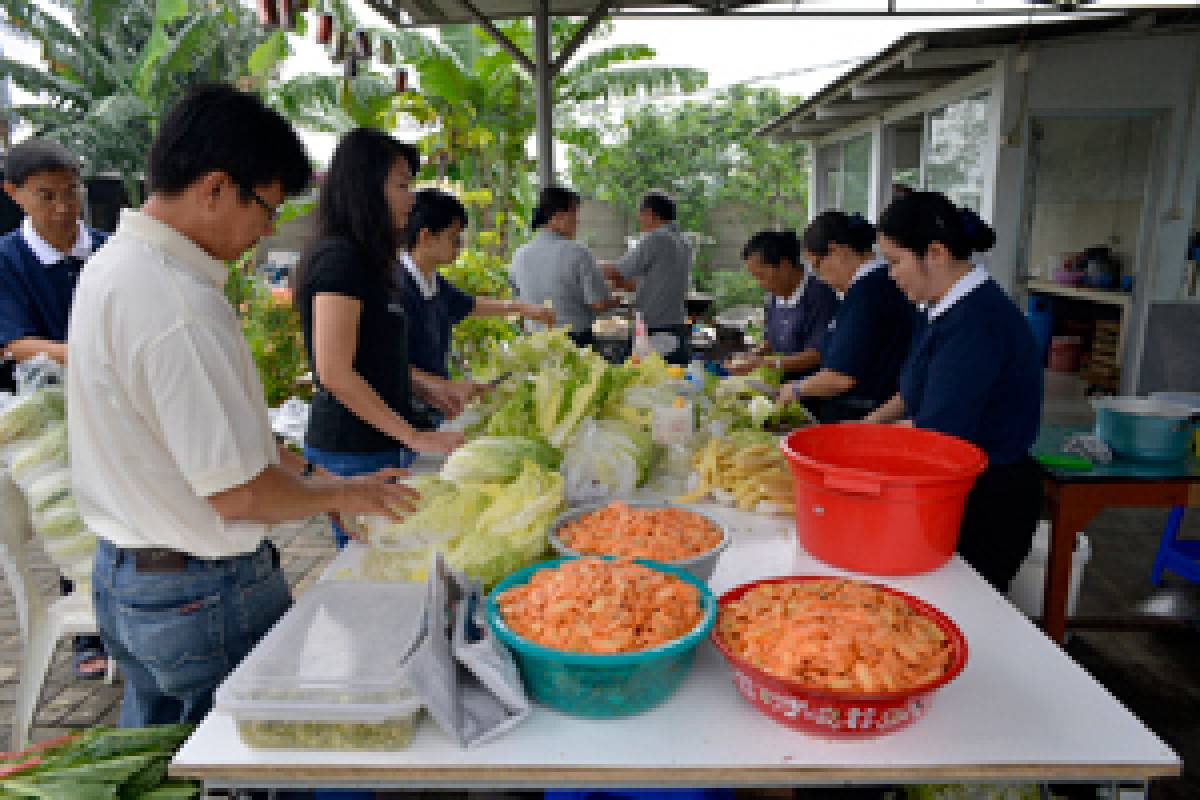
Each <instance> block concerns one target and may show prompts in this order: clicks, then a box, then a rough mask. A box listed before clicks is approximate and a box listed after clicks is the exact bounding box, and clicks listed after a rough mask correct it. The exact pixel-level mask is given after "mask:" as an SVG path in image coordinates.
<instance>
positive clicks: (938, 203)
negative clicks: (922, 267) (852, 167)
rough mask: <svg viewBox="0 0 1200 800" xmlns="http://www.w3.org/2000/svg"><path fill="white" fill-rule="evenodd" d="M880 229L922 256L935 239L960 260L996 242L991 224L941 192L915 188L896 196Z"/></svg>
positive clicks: (882, 217) (901, 244) (990, 246)
mask: <svg viewBox="0 0 1200 800" xmlns="http://www.w3.org/2000/svg"><path fill="white" fill-rule="evenodd" d="M879 232H880V233H882V234H883V235H884V236H887V237H888V238H889V239H891V240H892V241H894V242H896V244H898V245H900V246H901V247H903V248H904V249H905V250H911V251H912V252H913V253H915V254H917V255H918V256H924V255H925V253H926V252H928V250H929V245H931V244H933V243H934V242H941V243H942V244H943V245H944V246H945V248H946V249H947V250H949V251H950V255H951V256H953V257H954V258H956V259H959V260H965V259H967V258H970V256H971V253H983V252H986V251H988V250H991V249H992V247H993V246H994V245H995V244H996V232H995V231H994V230H992V228H991V226H989V225H988V224H987V223H986V222H984V221H983V220H982V219H980V218H979V215H978V214H976V213H975V212H974V211H972V210H971V209H969V208H959V207H958V206H956V205H954V203H952V202H951V201H950V199H949V198H948V197H946V195H944V194H942V193H941V192H912V193H911V194H907V195H904V196H902V197H898V198H896V199H895V200H893V201H892V204H891V205H889V206H888V207H887V210H885V211H884V212H883V216H881V217H880V218H879Z"/></svg>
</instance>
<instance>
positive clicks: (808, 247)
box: [780, 211, 916, 422]
mask: <svg viewBox="0 0 1200 800" xmlns="http://www.w3.org/2000/svg"><path fill="white" fill-rule="evenodd" d="M874 245H875V228H874V227H872V225H871V223H869V222H867V221H866V220H865V219H863V218H862V217H861V216H859V215H858V214H853V215H851V214H845V213H842V212H841V211H826V212H824V213H823V214H819V215H818V216H817V218H816V219H814V220H813V221H812V223H811V224H809V226H808V228H807V229H806V230H805V231H804V239H803V242H802V247H803V249H804V256H805V258H806V259H807V260H808V263H809V264H810V265H811V266H812V267H813V268H814V269H815V270H816V271H817V274H818V275H819V276H820V277H821V280H823V281H825V283H827V284H829V285H830V286H831V287H833V289H834V290H835V291H837V292H838V293H839V294H841V297H842V303H841V306H839V307H838V310H837V313H836V314H834V317H833V320H832V321H831V322H830V324H829V330H828V332H827V334H826V336H825V338H824V340H823V342H822V344H821V348H820V352H821V369H820V371H818V372H817V373H815V374H813V375H810V376H808V377H807V378H804V379H803V380H801V381H798V382H796V383H790V384H788V385H786V386H785V387H784V389H783V392H782V394H781V395H780V398H781V399H782V400H784V401H787V400H800V401H802V402H804V403H805V404H806V405H808V406H809V408H810V409H811V410H812V412H813V413H814V414H815V415H816V417H817V419H819V420H820V421H821V422H844V421H847V420H858V419H862V418H863V417H864V416H865V415H867V414H868V413H870V412H871V411H874V410H875V409H876V408H878V407H879V406H881V405H883V404H884V403H885V402H886V401H887V400H888V399H889V398H891V397H892V395H894V394H895V393H896V381H897V379H898V378H899V376H900V367H901V366H902V365H903V364H904V359H905V356H907V355H908V345H909V342H910V341H911V339H912V333H913V327H914V324H915V320H916V309H915V308H914V307H913V305H912V303H910V302H909V301H908V298H906V297H905V296H904V295H903V294H902V293H901V292H900V290H899V289H897V288H896V284H894V283H892V281H891V280H889V279H888V274H887V269H886V268H887V263H886V262H884V261H883V260H882V259H880V258H878V257H876V255H875V251H874Z"/></svg>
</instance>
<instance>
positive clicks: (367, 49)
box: [354, 31, 371, 58]
mask: <svg viewBox="0 0 1200 800" xmlns="http://www.w3.org/2000/svg"><path fill="white" fill-rule="evenodd" d="M354 55H355V57H357V58H370V57H371V36H370V34H368V33H367V32H366V31H355V32H354Z"/></svg>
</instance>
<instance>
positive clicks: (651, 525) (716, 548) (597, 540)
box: [550, 500, 732, 581]
mask: <svg viewBox="0 0 1200 800" xmlns="http://www.w3.org/2000/svg"><path fill="white" fill-rule="evenodd" d="M731 539H732V537H731V535H730V532H729V528H728V527H726V526H725V525H723V524H721V523H720V522H719V521H717V520H716V519H715V518H714V517H712V516H710V515H709V514H706V513H704V512H703V511H697V510H695V509H691V508H686V507H683V506H670V505H661V504H652V503H626V502H622V501H620V500H616V501H613V502H611V503H609V504H608V505H604V506H600V505H593V506H585V507H583V508H578V509H574V510H572V511H568V512H567V513H565V514H562V515H560V516H559V518H558V519H556V520H555V521H554V525H553V526H552V528H551V530H550V544H551V545H552V546H553V547H554V549H555V550H556V551H557V552H558V553H559V554H561V555H564V556H614V557H616V558H644V559H648V560H650V561H658V562H662V563H664V564H670V565H671V566H673V567H678V568H680V569H683V570H686V571H688V572H689V573H691V574H692V575H695V576H696V577H697V578H699V579H700V580H702V581H708V579H709V578H711V577H712V574H713V570H715V569H716V568H717V560H718V559H719V558H720V557H721V553H723V552H725V549H726V548H727V547H729V543H730V541H731Z"/></svg>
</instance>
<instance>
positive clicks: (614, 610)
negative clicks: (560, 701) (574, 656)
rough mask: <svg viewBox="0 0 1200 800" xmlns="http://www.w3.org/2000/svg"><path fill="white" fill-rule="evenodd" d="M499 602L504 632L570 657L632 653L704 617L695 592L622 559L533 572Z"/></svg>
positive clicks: (683, 583) (578, 561)
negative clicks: (506, 626) (524, 582)
mask: <svg viewBox="0 0 1200 800" xmlns="http://www.w3.org/2000/svg"><path fill="white" fill-rule="evenodd" d="M496 602H497V604H498V606H499V609H500V615H501V617H502V618H503V619H504V621H505V622H506V623H507V624H508V626H509V628H511V629H512V630H513V632H514V633H516V634H518V635H519V636H523V637H524V638H526V639H528V640H529V641H531V642H535V643H537V644H540V645H543V646H545V647H551V648H554V649H556V650H568V651H571V652H575V653H632V652H636V651H638V650H646V649H648V648H651V647H657V646H659V645H661V644H666V643H667V642H670V641H674V640H675V639H678V638H680V637H681V636H684V635H685V634H687V633H688V632H690V631H692V630H693V629H694V628H695V627H696V626H697V625H698V624H699V623H700V619H701V617H702V616H703V615H702V613H701V610H700V596H699V592H697V591H696V587H695V586H692V585H691V584H690V583H688V582H686V581H683V580H680V579H679V578H677V577H675V576H674V575H668V574H666V573H663V572H659V571H658V570H654V569H650V568H649V567H646V566H644V565H642V564H637V563H634V562H632V561H627V560H614V561H602V560H600V559H595V558H580V559H576V560H574V561H568V562H566V563H564V564H561V565H560V566H558V567H555V568H552V569H542V570H538V571H537V572H536V573H534V574H533V577H532V578H530V580H529V582H528V583H526V584H524V585H523V586H514V587H513V588H511V589H508V590H506V591H504V592H502V593H501V594H500V595H499V597H497V599H496Z"/></svg>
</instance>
